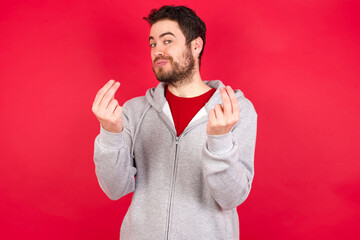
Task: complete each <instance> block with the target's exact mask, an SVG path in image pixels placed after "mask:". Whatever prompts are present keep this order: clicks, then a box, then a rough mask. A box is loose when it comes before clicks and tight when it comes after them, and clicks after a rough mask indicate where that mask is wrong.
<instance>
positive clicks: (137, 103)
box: [123, 96, 149, 120]
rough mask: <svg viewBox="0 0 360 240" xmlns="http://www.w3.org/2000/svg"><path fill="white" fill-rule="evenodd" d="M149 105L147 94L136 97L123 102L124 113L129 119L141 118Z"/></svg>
mask: <svg viewBox="0 0 360 240" xmlns="http://www.w3.org/2000/svg"><path fill="white" fill-rule="evenodd" d="M148 106H149V103H148V102H147V101H146V97H145V96H140V97H135V98H132V99H130V100H128V101H126V102H125V103H124V104H123V113H124V114H125V115H126V116H127V117H128V118H129V119H133V120H136V119H139V118H140V117H141V115H142V113H143V112H144V111H145V109H146V108H147V107H148Z"/></svg>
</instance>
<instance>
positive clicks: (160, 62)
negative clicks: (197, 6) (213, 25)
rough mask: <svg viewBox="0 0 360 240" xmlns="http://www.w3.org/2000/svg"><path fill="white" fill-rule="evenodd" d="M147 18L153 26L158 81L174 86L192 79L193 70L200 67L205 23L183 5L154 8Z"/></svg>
mask: <svg viewBox="0 0 360 240" xmlns="http://www.w3.org/2000/svg"><path fill="white" fill-rule="evenodd" d="M144 19H145V20H146V21H147V22H149V23H150V25H151V30H150V37H149V41H150V47H151V58H152V60H153V70H154V73H155V75H156V77H157V78H158V80H160V81H165V82H170V83H171V82H176V81H179V82H180V81H181V78H185V77H191V75H192V74H193V73H194V69H196V68H197V67H199V68H200V63H201V56H202V54H203V51H204V45H205V32H206V26H205V23H204V22H203V21H202V20H201V19H200V18H199V17H198V16H197V15H196V14H195V12H194V11H193V10H191V9H189V8H187V7H184V6H177V7H175V6H163V7H161V8H160V9H159V10H156V9H153V10H151V12H150V14H149V16H148V17H147V18H146V17H144ZM194 58H195V59H194ZM171 67H172V69H171ZM167 68H170V70H169V69H167ZM171 78H175V79H171ZM176 78H177V79H176Z"/></svg>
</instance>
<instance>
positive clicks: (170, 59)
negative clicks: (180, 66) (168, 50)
mask: <svg viewBox="0 0 360 240" xmlns="http://www.w3.org/2000/svg"><path fill="white" fill-rule="evenodd" d="M157 60H169V61H170V62H172V61H173V58H172V57H170V56H166V57H156V58H155V59H154V64H155V62H156V61H157Z"/></svg>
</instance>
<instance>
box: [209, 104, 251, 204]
mask: <svg viewBox="0 0 360 240" xmlns="http://www.w3.org/2000/svg"><path fill="white" fill-rule="evenodd" d="M256 128H257V114H256V112H255V109H254V107H253V105H252V104H251V102H250V101H248V100H246V102H245V104H244V105H243V107H242V108H241V110H240V120H239V122H238V123H237V124H236V125H235V126H234V127H233V129H232V130H231V131H230V132H228V133H227V134H224V135H218V136H215V135H208V136H207V141H206V144H205V146H204V148H203V152H202V153H203V159H202V168H203V174H204V179H205V182H206V184H207V186H208V188H209V189H210V193H211V195H212V196H213V197H214V199H215V200H216V201H217V203H218V204H219V205H220V206H221V208H223V209H225V210H230V209H233V208H236V207H237V206H239V205H240V204H241V203H243V202H244V201H245V199H246V198H247V197H248V195H249V193H250V189H251V183H252V180H253V177H254V154H255V141H256Z"/></svg>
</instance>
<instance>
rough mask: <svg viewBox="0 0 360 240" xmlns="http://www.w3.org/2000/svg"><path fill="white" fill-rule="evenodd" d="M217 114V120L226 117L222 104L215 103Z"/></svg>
mask: <svg viewBox="0 0 360 240" xmlns="http://www.w3.org/2000/svg"><path fill="white" fill-rule="evenodd" d="M214 110H215V116H216V119H217V120H222V119H223V118H224V113H223V108H222V107H221V105H220V104H216V105H215V108H214Z"/></svg>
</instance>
